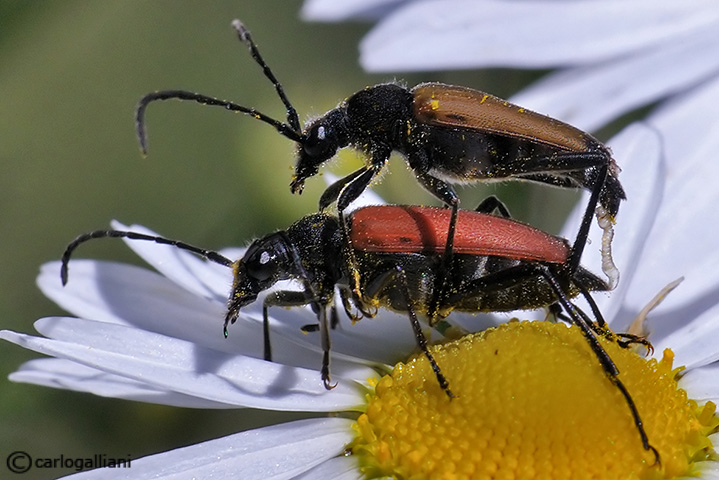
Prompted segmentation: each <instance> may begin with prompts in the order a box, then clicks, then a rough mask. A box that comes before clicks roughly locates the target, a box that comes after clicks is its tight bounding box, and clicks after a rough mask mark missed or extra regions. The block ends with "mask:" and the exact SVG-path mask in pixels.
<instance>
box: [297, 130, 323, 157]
mask: <svg viewBox="0 0 719 480" xmlns="http://www.w3.org/2000/svg"><path fill="white" fill-rule="evenodd" d="M328 135H329V131H328V129H327V127H325V126H324V125H316V126H314V127H312V128H311V129H310V131H309V132H308V133H307V138H306V139H305V141H304V142H303V143H302V147H303V148H304V151H305V153H306V154H307V155H308V156H310V157H325V156H329V155H327V151H328V150H329V139H328V138H327V137H328Z"/></svg>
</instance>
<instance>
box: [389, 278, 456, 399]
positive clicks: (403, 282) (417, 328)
mask: <svg viewBox="0 0 719 480" xmlns="http://www.w3.org/2000/svg"><path fill="white" fill-rule="evenodd" d="M391 273H392V276H391V277H390V278H395V279H396V280H397V281H398V282H399V284H400V286H401V290H402V291H403V292H404V295H405V300H406V301H407V314H408V315H409V321H410V323H411V324H412V331H413V332H414V338H415V340H417V346H418V347H419V349H420V350H421V351H422V353H424V356H425V357H426V358H427V361H429V364H430V366H431V367H432V371H433V372H434V375H435V377H437V381H438V382H439V386H440V388H441V389H442V390H444V393H446V394H447V396H448V397H449V398H450V399H452V398H455V395H454V394H453V393H452V391H451V390H450V389H449V382H448V381H447V378H446V377H445V376H444V374H443V373H442V371H441V370H440V368H439V365H437V361H436V360H435V359H434V356H432V353H431V352H430V351H429V349H428V348H427V337H426V336H425V335H424V333H423V332H422V325H421V324H420V322H419V319H418V318H417V313H416V312H415V311H414V307H412V299H411V298H410V295H409V287H408V285H407V276H406V274H405V273H404V269H403V268H402V267H401V266H400V265H395V267H394V270H392V271H391Z"/></svg>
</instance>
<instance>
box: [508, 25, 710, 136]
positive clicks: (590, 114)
mask: <svg viewBox="0 0 719 480" xmlns="http://www.w3.org/2000/svg"><path fill="white" fill-rule="evenodd" d="M717 50H719V35H717V34H716V27H715V28H710V29H705V30H703V31H699V32H695V33H693V34H692V35H691V36H689V37H686V38H684V39H683V40H682V41H677V42H671V43H663V44H661V45H658V46H656V47H654V48H652V49H649V50H646V51H641V52H637V53H635V54H632V55H628V56H623V57H620V58H616V59H614V60H612V61H611V62H603V63H597V64H593V65H590V66H585V67H577V68H570V69H567V70H563V71H559V72H556V73H553V74H550V75H548V76H546V77H544V78H543V79H541V80H539V81H537V82H535V83H533V84H532V85H531V86H529V87H528V88H526V89H524V90H522V91H521V92H519V93H518V94H516V95H514V96H512V98H511V99H510V100H511V101H512V102H514V103H516V104H517V105H522V106H523V107H526V108H530V109H532V110H536V111H538V112H541V113H544V114H545V115H549V116H551V117H554V118H558V119H560V120H563V121H565V122H567V123H570V124H572V125H574V126H576V127H578V128H581V129H582V130H587V131H593V130H596V129H598V128H600V127H602V126H603V125H604V124H606V123H607V122H609V121H611V120H613V119H615V118H617V117H619V116H620V115H622V114H624V113H626V112H628V111H631V110H633V109H635V108H637V107H640V106H643V105H647V104H649V103H651V102H653V101H656V100H659V99H661V98H663V97H665V96H667V95H670V94H673V93H679V92H681V91H683V90H686V89H687V88H689V87H692V86H694V85H696V84H698V83H699V82H701V81H702V80H704V79H706V78H709V77H711V76H714V75H716V72H717V70H718V69H719V56H717V55H713V54H712V52H716V51H717ZM702 52H704V53H706V54H702Z"/></svg>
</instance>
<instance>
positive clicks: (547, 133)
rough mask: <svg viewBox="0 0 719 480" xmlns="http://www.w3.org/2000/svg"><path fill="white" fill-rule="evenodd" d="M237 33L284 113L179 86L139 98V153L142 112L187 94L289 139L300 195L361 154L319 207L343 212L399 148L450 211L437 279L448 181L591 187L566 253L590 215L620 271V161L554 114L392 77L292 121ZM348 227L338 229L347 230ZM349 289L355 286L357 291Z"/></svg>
mask: <svg viewBox="0 0 719 480" xmlns="http://www.w3.org/2000/svg"><path fill="white" fill-rule="evenodd" d="M232 25H233V27H234V29H235V31H236V32H237V36H238V38H239V39H240V41H241V42H242V43H244V44H245V45H246V46H247V47H248V48H249V51H250V54H251V56H252V58H253V59H254V60H255V62H256V63H257V64H258V65H259V66H260V67H261V68H262V71H263V73H264V75H265V76H266V77H267V79H268V80H269V81H270V82H271V83H272V85H273V86H274V87H275V90H276V92H277V95H278V96H279V98H280V100H281V101H282V103H283V104H284V106H285V108H286V111H287V119H286V121H285V122H282V121H279V120H276V119H274V118H272V117H270V116H268V115H265V114H264V113H262V112H260V111H258V110H257V109H255V108H251V107H245V106H242V105H238V104H236V103H233V102H229V101H226V100H220V99H218V98H215V97H210V96H207V95H202V94H199V93H193V92H189V91H184V90H166V91H160V92H154V93H150V94H148V95H146V96H144V97H143V98H142V99H141V100H140V102H139V103H138V106H137V110H136V116H135V120H136V129H137V136H138V139H139V143H140V147H141V150H142V152H143V153H144V154H146V153H147V134H146V128H145V112H146V109H147V106H148V105H149V104H150V103H152V102H154V101H157V100H168V99H180V100H191V101H195V102H198V103H201V104H205V105H212V106H221V107H223V108H225V109H227V110H230V111H233V112H241V113H244V114H247V115H249V116H251V117H254V118H256V119H257V120H260V121H262V122H265V123H267V124H269V125H271V126H273V127H274V128H275V129H276V130H277V131H278V132H279V133H280V134H281V135H283V136H285V137H287V138H289V139H290V140H292V141H294V142H295V143H296V144H297V163H296V166H295V171H294V176H293V178H292V181H291V184H290V189H291V191H292V192H293V193H301V192H302V189H303V187H304V184H305V180H306V179H308V178H310V177H312V176H314V175H316V174H317V173H318V172H319V168H320V166H322V165H323V164H324V163H325V162H327V161H328V160H330V159H331V158H332V157H334V155H335V154H336V152H337V151H338V150H339V149H341V148H344V147H352V148H355V149H358V150H360V151H361V152H363V153H364V155H365V157H366V164H365V165H364V166H363V167H361V168H359V169H358V170H356V171H354V172H353V173H351V174H349V175H347V176H345V177H344V178H342V179H340V180H338V181H337V182H335V183H334V184H333V185H331V186H329V187H328V188H327V189H326V190H325V192H324V193H323V194H322V196H321V198H320V201H319V207H320V211H322V210H324V209H325V208H327V207H328V206H329V205H331V204H333V203H335V202H336V204H337V210H338V214H339V216H340V220H341V222H342V223H343V225H344V220H343V216H344V212H345V210H346V209H347V207H348V206H349V204H350V203H351V202H352V201H354V200H355V199H356V198H358V196H359V195H360V194H361V193H362V192H363V191H364V190H365V188H367V186H368V185H369V184H370V183H371V182H372V180H373V179H375V178H377V176H378V175H379V174H380V172H381V171H382V170H383V168H384V166H385V164H386V163H387V160H388V159H389V156H390V154H391V153H392V152H398V153H400V154H402V155H403V156H404V157H405V158H406V160H407V163H408V164H409V166H410V168H411V169H412V171H413V172H414V175H415V176H416V178H417V180H418V181H419V183H420V185H421V186H422V187H424V188H425V189H426V190H427V191H428V192H429V193H430V194H432V195H433V196H434V197H436V198H437V199H439V200H440V201H442V202H443V203H444V204H445V205H447V206H449V207H451V208H452V215H451V217H450V218H449V219H448V222H449V230H448V235H447V238H446V246H445V249H444V251H445V252H446V253H445V260H444V263H443V268H442V273H440V275H439V276H438V277H439V278H438V282H439V284H442V283H446V282H445V281H444V280H445V278H444V277H446V275H449V273H444V272H446V270H447V269H448V265H449V264H450V263H451V255H452V252H453V249H452V243H453V241H454V230H455V224H456V221H457V212H458V208H459V197H458V196H457V194H456V193H455V191H454V189H453V188H452V186H451V185H450V184H453V183H471V182H478V181H491V180H506V179H510V178H511V179H522V180H529V181H534V182H540V183H544V184H549V185H553V186H556V187H564V188H575V189H576V188H584V189H587V190H590V191H591V196H590V199H589V202H588V203H587V207H586V211H585V214H584V217H583V220H582V223H581V226H580V228H579V230H578V232H577V237H576V240H575V242H574V244H573V247H572V252H571V255H570V259H569V264H570V266H571V267H570V269H571V270H576V269H577V268H578V267H579V263H580V259H581V256H582V252H583V250H584V247H585V245H586V242H587V236H588V231H589V228H590V224H591V221H592V220H591V218H592V216H593V214H594V213H595V212H596V215H597V219H598V221H599V225H600V227H601V228H602V229H603V230H604V239H603V242H602V256H603V262H602V265H603V267H602V269H603V270H604V272H605V274H606V275H607V276H608V278H609V281H610V286H611V287H612V288H614V286H615V285H616V283H617V281H618V277H619V272H618V270H617V268H616V266H615V265H614V263H613V261H612V258H611V238H612V236H613V224H614V218H615V216H616V215H617V213H618V211H619V206H620V203H621V201H622V200H624V199H625V198H626V195H625V193H624V190H623V188H622V186H621V184H620V182H619V179H618V174H619V167H618V166H617V164H616V162H615V161H614V159H613V158H612V156H611V152H610V151H609V149H608V148H607V147H606V146H604V145H603V144H602V143H601V142H600V141H599V140H597V139H596V138H594V137H593V136H591V135H590V134H588V133H586V132H583V131H581V130H579V129H577V128H575V127H573V126H571V125H568V124H566V123H564V122H561V121H559V120H556V119H554V118H551V117H548V116H545V115H541V114H539V113H535V112H532V111H530V110H527V109H524V108H522V107H519V106H517V105H513V104H511V103H509V102H508V101H506V100H503V99H501V98H498V97H495V96H493V95H490V94H488V93H485V92H481V91H478V90H474V89H471V88H467V87H461V86H453V85H446V84H442V83H423V84H420V85H417V86H415V87H414V88H405V87H404V86H401V85H398V84H395V83H386V84H379V85H374V86H369V87H366V88H364V89H363V90H360V91H359V92H357V93H355V94H354V95H352V96H350V97H349V98H347V99H346V100H344V101H343V102H341V103H340V104H339V105H338V106H337V107H336V108H334V109H332V110H330V111H329V112H327V113H325V114H324V115H322V116H321V117H319V118H317V119H315V120H312V121H310V122H309V123H308V124H307V125H306V126H305V127H304V129H303V128H301V127H300V120H299V116H298V114H297V110H296V109H295V108H294V107H293V106H292V103H291V102H290V100H289V98H288V97H287V95H286V94H285V92H284V89H283V87H282V85H281V84H280V82H279V81H278V80H277V78H276V77H275V75H274V73H273V72H272V70H271V69H270V68H269V66H268V65H267V63H266V62H265V60H264V59H263V58H262V56H261V54H260V52H259V49H258V48H257V45H256V44H255V42H254V41H253V39H252V36H251V34H250V32H249V31H248V30H247V28H245V26H244V25H243V24H242V23H241V22H240V21H239V20H235V21H233V23H232ZM345 227H346V226H345ZM356 288H357V287H356V286H355V289H356Z"/></svg>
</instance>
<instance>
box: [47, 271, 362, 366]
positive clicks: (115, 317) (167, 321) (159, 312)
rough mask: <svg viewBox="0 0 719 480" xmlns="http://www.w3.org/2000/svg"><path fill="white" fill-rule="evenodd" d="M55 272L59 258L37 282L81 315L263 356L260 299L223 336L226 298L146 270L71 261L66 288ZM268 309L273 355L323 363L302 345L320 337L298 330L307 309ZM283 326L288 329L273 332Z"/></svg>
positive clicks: (302, 363) (311, 320) (337, 363)
mask: <svg viewBox="0 0 719 480" xmlns="http://www.w3.org/2000/svg"><path fill="white" fill-rule="evenodd" d="M58 272H59V264H58V263H57V262H55V263H49V264H46V265H44V266H43V268H42V271H41V274H40V276H39V277H38V285H39V286H40V288H41V290H42V291H43V292H44V293H45V294H46V295H47V296H48V297H49V298H51V299H52V300H54V301H55V302H56V303H57V304H58V305H60V306H62V307H63V308H65V309H66V310H68V311H70V312H72V313H73V314H75V315H78V316H80V317H82V318H90V319H93V320H100V321H103V322H109V323H117V324H121V325H132V326H135V327H138V328H140V329H143V330H148V331H151V332H157V333H162V334H164V335H169V336H172V337H175V338H179V339H183V340H187V341H190V342H192V343H195V344H198V345H201V346H204V347H208V348H212V349H214V350H218V351H224V352H230V353H242V354H243V355H249V356H253V357H255V358H263V354H264V352H263V331H262V298H260V299H259V300H258V301H257V302H255V303H254V304H253V305H251V306H249V307H247V308H246V309H245V310H243V312H242V314H241V315H240V318H239V319H238V321H237V323H236V324H235V325H233V326H232V327H231V329H230V336H229V338H224V336H223V335H222V322H223V319H224V316H225V312H226V307H225V304H224V300H223V301H222V302H220V301H212V300H209V299H206V298H202V297H199V296H197V295H193V294H190V293H188V292H187V291H186V290H185V289H183V288H181V287H179V286H178V285H177V284H176V283H174V282H171V281H169V280H168V279H166V278H165V277H162V276H160V275H158V274H156V273H153V272H151V271H149V270H146V269H143V268H139V267H134V266H130V265H124V264H115V263H107V262H98V261H94V260H74V261H73V262H72V263H71V265H70V279H69V281H68V284H67V286H65V287H62V286H61V284H60V280H59V278H60V277H59V273H58ZM270 314H271V315H272V318H271V341H272V346H273V350H274V352H275V353H274V356H273V359H274V360H275V361H276V362H279V363H284V364H287V365H294V366H303V367H305V368H313V369H314V368H318V366H319V365H320V363H321V354H320V353H318V352H319V349H318V347H314V345H313V349H307V348H306V346H307V345H308V343H309V342H317V343H316V345H317V346H319V342H318V341H317V340H316V339H315V338H310V337H308V336H307V335H303V334H302V333H301V330H300V327H301V326H302V325H305V324H309V323H316V317H315V316H314V315H313V314H312V313H311V312H310V311H309V309H302V308H294V309H291V310H287V309H284V308H275V309H272V310H271V311H270ZM282 331H284V332H287V333H286V334H284V335H282V334H278V335H275V333H274V332H278V333H281V332H282ZM360 358H363V357H360ZM358 361H360V362H362V361H361V360H357V359H355V360H354V362H353V363H351V364H348V363H347V362H342V361H335V362H334V368H333V371H334V373H341V372H343V371H345V372H350V371H351V370H352V369H354V368H357V366H356V363H357V362H358ZM343 369H345V370H343ZM363 378H364V377H363Z"/></svg>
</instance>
